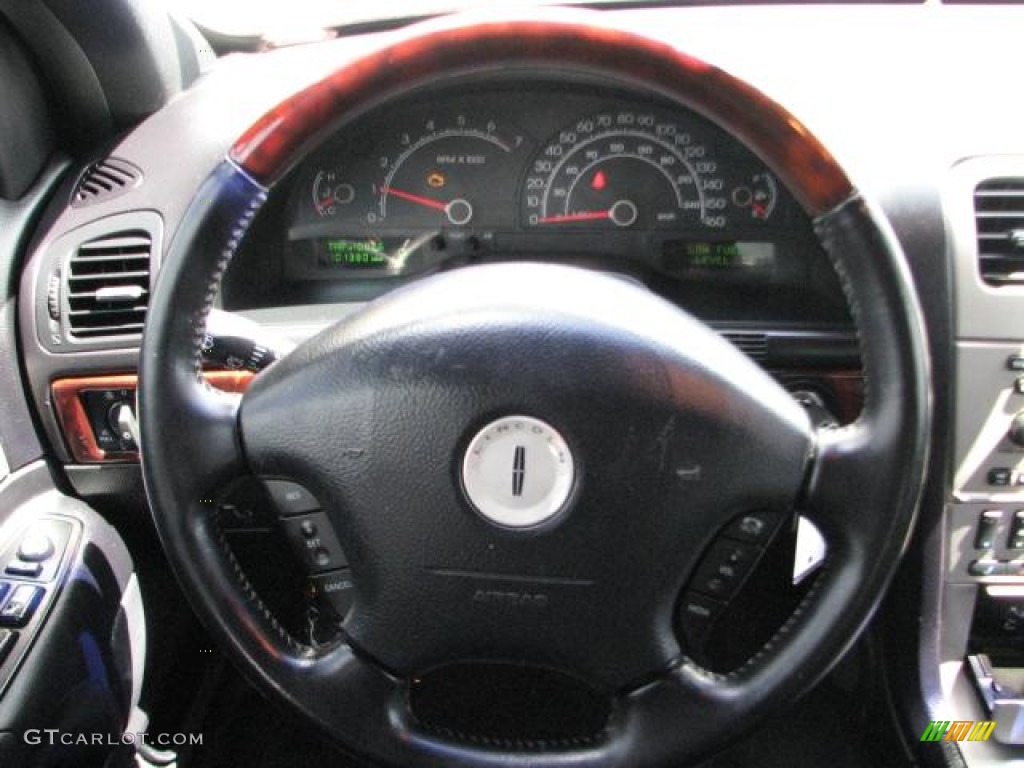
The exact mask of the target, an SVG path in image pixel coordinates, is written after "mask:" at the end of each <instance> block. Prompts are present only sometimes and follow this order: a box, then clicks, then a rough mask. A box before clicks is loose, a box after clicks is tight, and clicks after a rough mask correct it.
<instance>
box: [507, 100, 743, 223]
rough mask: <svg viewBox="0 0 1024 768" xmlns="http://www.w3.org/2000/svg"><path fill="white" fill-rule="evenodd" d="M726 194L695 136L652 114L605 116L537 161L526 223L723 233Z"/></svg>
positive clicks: (579, 124) (574, 128)
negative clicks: (698, 229)
mask: <svg viewBox="0 0 1024 768" xmlns="http://www.w3.org/2000/svg"><path fill="white" fill-rule="evenodd" d="M726 187H727V185H726V182H725V180H724V178H723V177H722V176H721V175H720V174H719V169H718V163H717V162H716V160H715V158H714V156H713V155H712V153H711V149H710V147H709V146H708V145H707V144H706V143H704V142H703V141H702V140H701V138H700V136H699V135H698V134H697V133H695V132H694V131H692V130H688V129H687V128H686V127H685V126H681V125H680V124H679V123H677V122H673V121H671V120H666V119H661V118H659V117H658V116H657V115H656V114H654V113H651V112H641V111H632V110H626V111H618V112H604V113H600V114H595V115H591V116H588V117H585V118H583V119H580V120H578V121H576V122H575V123H574V124H573V125H571V126H568V127H566V128H565V129H563V130H561V131H559V133H558V135H557V136H556V137H554V138H553V139H552V140H551V141H549V142H548V143H547V144H546V145H545V146H544V147H543V148H542V149H541V150H540V152H539V153H538V154H537V156H536V157H535V159H534V161H533V163H532V165H531V167H530V172H529V175H528V176H527V177H526V182H525V190H524V193H523V212H524V220H525V223H526V224H527V225H528V226H530V227H548V228H559V229H562V228H573V229H576V228H594V227H597V228H612V229H616V228H621V229H626V228H631V227H637V228H641V229H684V228H689V227H694V226H698V227H700V226H703V227H708V228H712V229H722V228H724V227H725V226H726V225H727V224H728V219H727V209H728V199H727V194H728V192H727V188H726Z"/></svg>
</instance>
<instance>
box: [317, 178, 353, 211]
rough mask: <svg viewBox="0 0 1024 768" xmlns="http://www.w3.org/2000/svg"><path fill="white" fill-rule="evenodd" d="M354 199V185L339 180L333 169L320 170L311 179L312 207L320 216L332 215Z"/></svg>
mask: <svg viewBox="0 0 1024 768" xmlns="http://www.w3.org/2000/svg"><path fill="white" fill-rule="evenodd" d="M355 199H356V190H355V187H353V186H352V185H351V184H349V183H347V182H344V181H339V180H338V178H337V174H335V173H334V171H320V172H318V173H317V175H316V177H315V178H314V179H313V208H314V209H315V210H316V212H317V213H318V214H319V215H320V216H324V217H326V216H333V215H334V214H336V213H337V212H338V208H339V207H340V206H344V205H349V204H350V203H351V202H352V201H353V200H355Z"/></svg>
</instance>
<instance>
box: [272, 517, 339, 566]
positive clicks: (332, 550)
mask: <svg viewBox="0 0 1024 768" xmlns="http://www.w3.org/2000/svg"><path fill="white" fill-rule="evenodd" d="M281 524H282V526H284V533H285V536H286V537H287V538H288V543H289V544H291V547H292V549H293V550H294V551H295V554H296V555H298V557H299V559H300V560H301V561H302V565H303V566H304V567H305V569H306V571H307V573H322V572H324V571H333V570H336V569H338V568H344V567H346V566H347V565H348V560H346V559H345V553H344V552H342V551H341V545H340V544H339V543H338V537H337V536H335V535H334V529H332V528H331V524H330V522H329V521H328V519H327V515H326V513H324V512H314V513H313V514H311V515H303V516H302V517H291V518H286V519H284V520H282V521H281Z"/></svg>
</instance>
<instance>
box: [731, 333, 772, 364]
mask: <svg viewBox="0 0 1024 768" xmlns="http://www.w3.org/2000/svg"><path fill="white" fill-rule="evenodd" d="M722 336H724V337H725V338H726V339H727V340H728V341H730V342H731V343H732V344H733V345H735V346H737V347H739V348H740V351H741V352H743V353H745V354H746V355H747V357H752V358H753V359H754V360H762V359H764V357H765V355H767V354H768V337H767V336H765V334H763V333H746V332H743V333H741V332H737V331H725V332H723V333H722Z"/></svg>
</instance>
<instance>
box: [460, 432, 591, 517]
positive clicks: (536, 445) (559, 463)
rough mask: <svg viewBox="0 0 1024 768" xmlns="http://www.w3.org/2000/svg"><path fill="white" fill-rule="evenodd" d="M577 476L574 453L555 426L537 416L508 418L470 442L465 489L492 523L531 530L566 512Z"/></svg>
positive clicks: (468, 496) (478, 508)
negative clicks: (536, 417)
mask: <svg viewBox="0 0 1024 768" xmlns="http://www.w3.org/2000/svg"><path fill="white" fill-rule="evenodd" d="M575 473H576V468H575V463H574V462H573V457H572V452H571V451H570V450H569V446H568V444H567V443H566V442H565V438H563V437H562V436H561V435H560V434H558V432H556V431H555V429H554V427H552V426H551V425H550V424H546V423H545V422H543V421H541V420H540V419H535V418H533V417H531V416H505V417H503V418H500V419H498V420H497V421H493V422H491V423H490V424H488V425H487V426H486V427H484V428H483V429H482V430H480V432H478V433H477V435H476V437H474V438H473V439H472V441H470V443H469V447H468V448H467V449H466V455H465V457H464V458H463V461H462V487H463V489H464V490H465V492H466V498H468V499H469V503H470V504H472V505H473V508H474V509H475V510H476V511H477V512H479V513H480V514H481V515H482V516H483V517H484V518H486V519H487V520H489V521H490V522H492V523H495V524H497V525H501V526H504V527H506V528H531V527H533V526H535V525H539V524H540V523H543V522H544V521H545V520H549V519H551V518H552V517H554V516H555V515H557V514H558V513H559V512H561V511H562V509H563V508H564V507H565V504H566V502H567V501H568V500H569V494H570V493H572V485H573V479H574V478H575Z"/></svg>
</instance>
